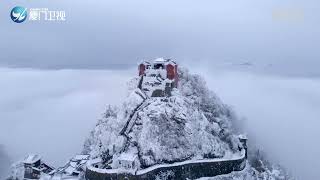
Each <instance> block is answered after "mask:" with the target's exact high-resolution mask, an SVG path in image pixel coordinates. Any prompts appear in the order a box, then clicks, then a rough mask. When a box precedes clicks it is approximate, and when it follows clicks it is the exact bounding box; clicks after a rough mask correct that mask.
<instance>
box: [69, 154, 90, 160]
mask: <svg viewBox="0 0 320 180" xmlns="http://www.w3.org/2000/svg"><path fill="white" fill-rule="evenodd" d="M89 156H90V155H88V154H78V155H76V156H74V157H73V158H72V160H73V161H80V160H87V159H89Z"/></svg>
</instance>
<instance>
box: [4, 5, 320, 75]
mask: <svg viewBox="0 0 320 180" xmlns="http://www.w3.org/2000/svg"><path fill="white" fill-rule="evenodd" d="M16 5H20V6H24V7H27V8H41V7H43V8H48V9H49V10H65V11H66V13H67V21H66V22H63V23H54V22H44V21H41V22H30V21H28V22H24V23H22V24H16V23H14V22H12V21H11V19H10V18H9V12H10V11H11V9H12V7H14V6H16ZM319 7H320V3H319V1H317V0H308V1H302V0H300V1H299V0H282V1H278V0H263V1H256V0H240V1H232V0H223V1H222V0H200V1H192V0H177V1H170V0H162V1H147V0H143V1H139V0H136V1H129V0H126V1H123V0H114V1H109V0H108V1H101V0H91V1H72V0H67V1H66V0H55V1H52V0H42V1H31V0H27V1H26V0H15V1H3V2H1V7H0V24H1V28H0V36H1V41H0V52H1V53H0V65H2V66H10V67H36V68H72V69H74V68H85V69H88V68H99V69H114V68H117V69H118V68H126V67H130V66H133V65H135V64H136V62H137V60H140V59H144V58H146V59H149V58H154V57H159V56H160V57H162V56H163V57H172V58H175V59H178V60H179V61H180V62H187V63H192V62H193V63H195V62H197V63H203V64H206V65H208V64H209V65H210V66H216V65H221V64H222V65H223V64H225V63H242V62H251V63H254V64H255V65H257V66H260V67H265V66H268V67H269V66H270V65H271V64H272V65H273V67H274V68H272V71H274V72H276V73H281V74H290V75H291V74H292V75H309V76H312V75H319V74H320V73H319V71H318V67H319V66H320V62H319V57H320V53H319V51H318V47H319V45H320V35H319V32H320V25H319V18H320V16H319V15H320V11H319ZM279 14H280V15H279ZM266 71H271V70H270V68H269V69H267V70H266Z"/></svg>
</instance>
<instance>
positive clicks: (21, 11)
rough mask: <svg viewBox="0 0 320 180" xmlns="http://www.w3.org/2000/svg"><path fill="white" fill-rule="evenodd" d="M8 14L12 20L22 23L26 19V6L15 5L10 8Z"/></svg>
mask: <svg viewBox="0 0 320 180" xmlns="http://www.w3.org/2000/svg"><path fill="white" fill-rule="evenodd" d="M10 16H11V19H12V21H13V22H16V23H22V22H23V21H25V20H26V19H27V8H24V7H20V6H16V7H14V8H13V9H12V10H11V14H10Z"/></svg>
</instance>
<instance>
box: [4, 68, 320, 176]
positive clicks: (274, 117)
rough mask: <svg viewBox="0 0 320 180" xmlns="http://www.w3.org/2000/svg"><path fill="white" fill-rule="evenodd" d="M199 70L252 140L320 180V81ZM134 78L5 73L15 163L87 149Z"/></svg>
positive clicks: (7, 135) (7, 126)
mask: <svg viewBox="0 0 320 180" xmlns="http://www.w3.org/2000/svg"><path fill="white" fill-rule="evenodd" d="M197 70H198V71H197ZM193 71H194V72H201V73H202V74H203V75H204V77H205V79H206V80H207V82H208V85H209V87H210V88H211V89H212V90H214V91H215V92H216V93H217V94H218V96H220V97H221V99H222V100H223V101H224V102H225V103H227V104H230V105H232V106H233V107H234V108H235V110H236V112H237V113H238V114H239V115H241V116H244V117H245V118H246V126H247V127H248V130H249V134H250V135H251V137H254V138H255V139H251V140H250V141H256V142H257V143H258V146H260V147H262V148H263V149H264V150H265V151H266V152H267V153H268V154H269V155H270V157H271V158H273V159H274V160H275V161H278V162H280V163H281V164H283V165H285V166H286V167H288V168H289V169H290V170H291V171H293V172H294V173H295V174H296V175H297V176H298V177H299V178H300V179H319V178H320V176H319V174H318V173H317V170H318V167H320V161H319V157H318V154H319V152H320V145H319V144H318V138H319V137H320V132H319V131H318V127H319V124H320V123H319V121H318V120H319V117H320V112H319V109H320V79H310V78H309V79H306V78H292V77H291V78H289V77H278V76H266V75H257V74H252V73H245V72H226V71H224V72H214V73H212V70H211V71H206V70H205V69H193ZM134 73H136V72H135V70H130V71H119V70H117V71H97V70H31V69H8V68H2V69H0V84H1V86H2V87H1V93H0V119H1V122H2V125H1V126H0V144H4V145H5V147H6V149H7V150H8V152H9V154H10V155H11V157H12V159H13V160H17V159H18V158H21V157H23V156H24V155H26V154H27V153H28V152H34V153H39V154H41V155H42V156H43V157H44V158H45V159H46V160H47V161H49V162H51V163H53V164H54V165H56V166H57V165H62V164H63V163H64V162H65V161H66V160H67V159H68V158H70V157H71V156H72V155H74V154H75V153H78V152H79V151H80V150H81V149H82V144H83V141H84V139H85V138H86V136H87V135H88V133H89V131H90V130H91V129H92V128H93V127H94V125H95V123H96V121H97V119H98V118H99V117H100V115H101V114H102V112H103V110H104V108H105V106H106V105H107V104H118V103H119V102H121V100H123V98H124V97H125V94H126V82H127V81H128V79H129V78H130V77H131V76H132V75H134Z"/></svg>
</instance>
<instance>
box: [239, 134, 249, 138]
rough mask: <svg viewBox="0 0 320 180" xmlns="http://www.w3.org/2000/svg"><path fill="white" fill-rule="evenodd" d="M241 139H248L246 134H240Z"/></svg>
mask: <svg viewBox="0 0 320 180" xmlns="http://www.w3.org/2000/svg"><path fill="white" fill-rule="evenodd" d="M238 137H239V138H240V139H248V137H247V136H246V135H245V134H239V136H238Z"/></svg>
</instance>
